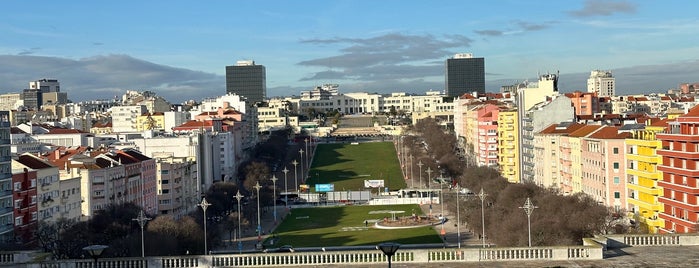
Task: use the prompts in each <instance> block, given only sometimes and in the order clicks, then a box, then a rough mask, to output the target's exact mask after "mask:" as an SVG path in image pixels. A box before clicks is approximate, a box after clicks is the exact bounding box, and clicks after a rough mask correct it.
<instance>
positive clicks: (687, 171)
mask: <svg viewBox="0 0 699 268" xmlns="http://www.w3.org/2000/svg"><path fill="white" fill-rule="evenodd" d="M658 171H662V172H668V173H673V174H679V175H684V176H687V177H699V170H690V169H686V168H677V167H671V166H665V165H658Z"/></svg>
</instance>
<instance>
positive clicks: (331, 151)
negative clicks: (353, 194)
mask: <svg viewBox="0 0 699 268" xmlns="http://www.w3.org/2000/svg"><path fill="white" fill-rule="evenodd" d="M308 174H309V176H310V178H309V180H308V182H307V184H309V185H310V186H311V187H313V186H314V185H315V184H317V183H322V184H334V185H335V191H344V190H360V189H363V188H364V180H384V184H385V186H387V187H389V189H391V190H397V189H401V188H405V187H406V184H405V180H403V178H402V175H401V170H400V166H399V164H398V157H397V155H396V149H395V147H393V143H392V142H367V143H360V144H357V145H352V144H350V143H333V144H318V148H317V149H316V155H315V157H314V159H313V163H312V166H311V171H310V172H309V173H308Z"/></svg>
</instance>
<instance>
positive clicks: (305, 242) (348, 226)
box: [265, 205, 442, 247]
mask: <svg viewBox="0 0 699 268" xmlns="http://www.w3.org/2000/svg"><path fill="white" fill-rule="evenodd" d="M381 211H405V213H402V214H396V217H399V216H409V215H411V214H412V213H413V212H415V213H416V214H421V211H420V208H419V207H418V206H417V205H390V206H389V205H387V206H338V207H319V208H297V209H293V210H291V213H290V214H288V215H287V216H286V218H285V219H284V221H283V222H282V223H281V224H280V225H279V227H277V229H276V231H275V234H276V235H277V237H278V239H279V240H278V241H277V242H276V245H292V246H294V247H323V246H325V247H327V246H358V245H376V244H379V243H382V242H388V241H393V242H398V243H401V244H423V243H425V244H426V243H441V242H442V240H441V238H440V237H439V235H438V233H437V231H435V229H434V228H432V227H418V228H413V229H396V230H382V229H375V228H367V227H365V224H364V221H365V220H369V221H371V220H380V219H383V218H384V217H388V218H391V214H390V213H386V212H381ZM370 212H375V213H373V214H370ZM376 212H379V213H376ZM369 226H371V224H369ZM265 245H267V243H265Z"/></svg>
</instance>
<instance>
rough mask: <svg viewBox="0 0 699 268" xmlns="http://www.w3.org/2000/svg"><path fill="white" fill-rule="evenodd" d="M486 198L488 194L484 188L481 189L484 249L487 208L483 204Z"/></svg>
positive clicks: (479, 196)
mask: <svg viewBox="0 0 699 268" xmlns="http://www.w3.org/2000/svg"><path fill="white" fill-rule="evenodd" d="M486 196H488V194H486V193H485V192H484V191H483V188H481V191H480V192H478V198H480V199H481V227H482V228H483V232H482V233H481V235H483V237H481V239H483V247H484V248H485V206H484V205H483V204H484V203H485V197H486Z"/></svg>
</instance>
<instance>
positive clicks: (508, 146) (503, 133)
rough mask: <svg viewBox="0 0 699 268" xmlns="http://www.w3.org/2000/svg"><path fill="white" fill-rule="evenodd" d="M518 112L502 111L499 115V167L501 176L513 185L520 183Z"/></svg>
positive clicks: (513, 110) (514, 110) (511, 110)
mask: <svg viewBox="0 0 699 268" xmlns="http://www.w3.org/2000/svg"><path fill="white" fill-rule="evenodd" d="M517 122H519V120H517V110H516V109H510V110H501V111H500V112H499V113H498V165H499V166H500V174H501V175H502V176H503V177H505V178H506V179H507V181H509V182H511V183H519V182H520V176H519V144H518V142H517V141H518V140H519V135H517V134H518V133H517V130H518V129H519V124H518V123H517Z"/></svg>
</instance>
